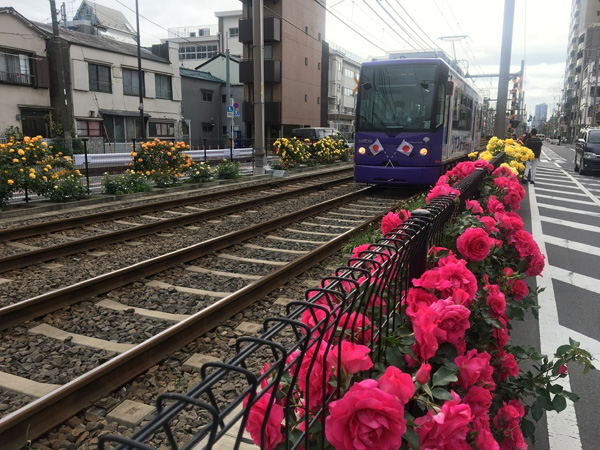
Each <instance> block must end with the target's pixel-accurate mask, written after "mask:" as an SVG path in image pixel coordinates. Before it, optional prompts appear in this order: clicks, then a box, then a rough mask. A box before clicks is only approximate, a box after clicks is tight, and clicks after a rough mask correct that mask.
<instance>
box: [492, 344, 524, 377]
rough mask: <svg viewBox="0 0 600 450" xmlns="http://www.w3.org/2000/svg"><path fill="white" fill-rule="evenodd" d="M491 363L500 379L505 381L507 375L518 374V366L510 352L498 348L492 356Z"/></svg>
mask: <svg viewBox="0 0 600 450" xmlns="http://www.w3.org/2000/svg"><path fill="white" fill-rule="evenodd" d="M493 364H494V367H495V370H496V376H497V377H498V380H500V381H506V380H507V379H508V377H518V376H519V366H518V365H517V361H515V356H514V355H513V354H512V353H507V352H506V351H504V350H500V351H499V352H498V355H497V356H496V357H495V358H494V360H493Z"/></svg>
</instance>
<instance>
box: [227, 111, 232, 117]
mask: <svg viewBox="0 0 600 450" xmlns="http://www.w3.org/2000/svg"><path fill="white" fill-rule="evenodd" d="M232 117H233V111H227V118H228V119H231V118H232Z"/></svg>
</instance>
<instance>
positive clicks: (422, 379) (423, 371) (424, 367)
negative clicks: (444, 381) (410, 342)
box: [415, 364, 431, 384]
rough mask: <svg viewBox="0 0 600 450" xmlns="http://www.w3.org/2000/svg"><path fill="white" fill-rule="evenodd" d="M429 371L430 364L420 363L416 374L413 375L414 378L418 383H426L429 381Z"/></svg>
mask: <svg viewBox="0 0 600 450" xmlns="http://www.w3.org/2000/svg"><path fill="white" fill-rule="evenodd" d="M430 372H431V365H429V364H421V367H420V368H419V370H417V374H416V375H415V380H416V381H417V383H419V384H427V382H428V381H429V374H430Z"/></svg>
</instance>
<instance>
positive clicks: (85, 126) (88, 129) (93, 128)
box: [77, 120, 102, 137]
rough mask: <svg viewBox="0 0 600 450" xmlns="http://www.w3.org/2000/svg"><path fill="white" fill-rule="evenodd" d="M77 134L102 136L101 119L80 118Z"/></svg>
mask: <svg viewBox="0 0 600 450" xmlns="http://www.w3.org/2000/svg"><path fill="white" fill-rule="evenodd" d="M77 136H81V137H91V136H102V133H101V132H100V121H99V120H78V121H77Z"/></svg>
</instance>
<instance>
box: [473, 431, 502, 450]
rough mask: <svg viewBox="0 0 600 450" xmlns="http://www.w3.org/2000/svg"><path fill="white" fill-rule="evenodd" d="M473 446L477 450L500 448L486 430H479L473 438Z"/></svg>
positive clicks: (495, 449)
mask: <svg viewBox="0 0 600 450" xmlns="http://www.w3.org/2000/svg"><path fill="white" fill-rule="evenodd" d="M475 445H476V446H477V448H478V450H499V449H500V446H499V445H498V443H497V442H496V440H495V439H494V435H493V434H492V432H491V431H490V430H489V429H487V428H481V429H480V430H479V431H478V432H477V436H475Z"/></svg>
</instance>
